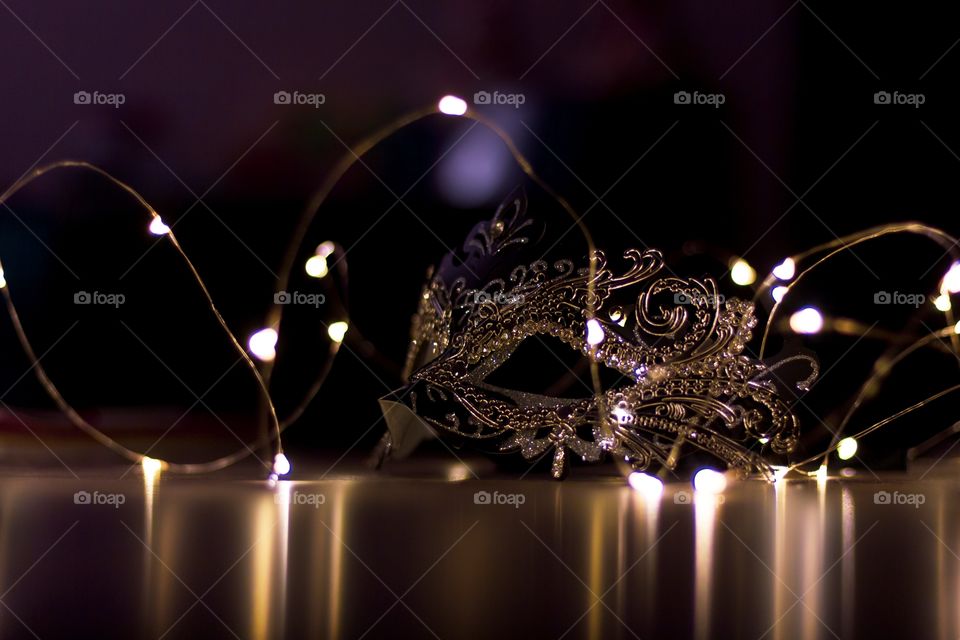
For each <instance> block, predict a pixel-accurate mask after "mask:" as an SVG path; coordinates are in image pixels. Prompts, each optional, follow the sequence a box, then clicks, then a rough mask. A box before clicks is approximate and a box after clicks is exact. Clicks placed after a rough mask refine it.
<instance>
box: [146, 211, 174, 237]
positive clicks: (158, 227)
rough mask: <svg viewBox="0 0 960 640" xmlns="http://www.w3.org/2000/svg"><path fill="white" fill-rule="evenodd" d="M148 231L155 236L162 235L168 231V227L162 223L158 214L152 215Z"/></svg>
mask: <svg viewBox="0 0 960 640" xmlns="http://www.w3.org/2000/svg"><path fill="white" fill-rule="evenodd" d="M150 233H152V234H153V235H155V236H163V235H166V234H168V233H170V227H168V226H167V225H165V224H164V223H163V219H162V218H161V217H160V216H153V220H151V221H150Z"/></svg>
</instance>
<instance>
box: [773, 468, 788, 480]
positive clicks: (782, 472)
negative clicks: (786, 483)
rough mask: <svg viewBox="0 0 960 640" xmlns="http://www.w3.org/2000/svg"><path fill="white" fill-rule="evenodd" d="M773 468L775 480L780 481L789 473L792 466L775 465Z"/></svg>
mask: <svg viewBox="0 0 960 640" xmlns="http://www.w3.org/2000/svg"><path fill="white" fill-rule="evenodd" d="M771 468H772V469H773V481H774V482H780V481H781V480H783V479H784V478H785V477H786V475H787V473H788V472H789V471H790V467H778V466H773V467H771Z"/></svg>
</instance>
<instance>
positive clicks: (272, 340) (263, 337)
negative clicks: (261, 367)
mask: <svg viewBox="0 0 960 640" xmlns="http://www.w3.org/2000/svg"><path fill="white" fill-rule="evenodd" d="M277 338H278V336H277V331H276V329H271V328H269V327H268V328H266V329H261V330H260V331H257V332H256V333H254V334H253V335H252V336H250V340H249V341H248V342H247V346H249V347H250V353H252V354H253V356H254V357H255V358H256V359H257V360H260V361H262V362H270V361H272V360H273V359H274V358H276V357H277Z"/></svg>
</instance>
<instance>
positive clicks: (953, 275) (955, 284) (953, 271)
mask: <svg viewBox="0 0 960 640" xmlns="http://www.w3.org/2000/svg"><path fill="white" fill-rule="evenodd" d="M940 291H949V292H950V293H960V262H954V263H953V264H952V265H950V270H949V271H947V274H946V275H945V276H943V283H942V284H941V285H940Z"/></svg>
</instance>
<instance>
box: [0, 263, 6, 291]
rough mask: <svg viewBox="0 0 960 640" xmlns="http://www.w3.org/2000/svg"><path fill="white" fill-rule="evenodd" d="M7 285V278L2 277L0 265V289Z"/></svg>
mask: <svg viewBox="0 0 960 640" xmlns="http://www.w3.org/2000/svg"><path fill="white" fill-rule="evenodd" d="M6 286H7V279H6V278H4V277H3V267H0V289H3V288H4V287H6Z"/></svg>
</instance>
